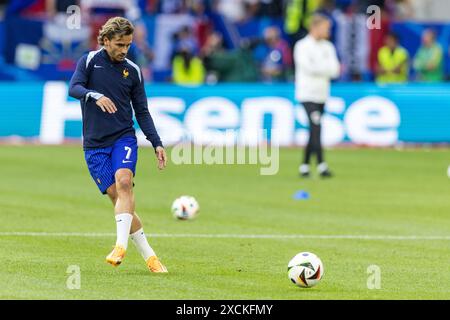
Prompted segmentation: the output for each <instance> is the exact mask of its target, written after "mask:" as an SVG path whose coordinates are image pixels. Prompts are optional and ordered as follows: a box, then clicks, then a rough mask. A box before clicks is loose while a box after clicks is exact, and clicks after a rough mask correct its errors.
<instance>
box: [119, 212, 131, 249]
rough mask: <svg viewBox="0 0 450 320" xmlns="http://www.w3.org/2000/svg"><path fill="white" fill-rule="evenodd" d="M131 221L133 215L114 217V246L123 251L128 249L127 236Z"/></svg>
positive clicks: (126, 214)
mask: <svg viewBox="0 0 450 320" xmlns="http://www.w3.org/2000/svg"><path fill="white" fill-rule="evenodd" d="M131 221H133V215H131V214H129V213H121V214H117V215H116V224H117V241H116V245H120V246H122V247H124V248H125V250H126V249H127V247H128V235H129V234H130V228H131Z"/></svg>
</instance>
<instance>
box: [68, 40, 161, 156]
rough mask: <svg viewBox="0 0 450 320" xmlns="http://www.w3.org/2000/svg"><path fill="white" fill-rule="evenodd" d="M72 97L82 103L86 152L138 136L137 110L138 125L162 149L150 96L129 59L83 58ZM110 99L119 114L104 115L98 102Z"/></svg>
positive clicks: (98, 54) (90, 55)
mask: <svg viewBox="0 0 450 320" xmlns="http://www.w3.org/2000/svg"><path fill="white" fill-rule="evenodd" d="M69 95H70V96H71V97H74V98H76V99H79V100H80V102H81V112H82V116H83V148H84V149H85V150H86V149H95V148H105V147H108V146H111V145H113V144H114V142H115V141H116V140H117V139H119V138H121V137H125V136H134V135H135V130H134V127H133V109H134V113H135V115H136V119H137V122H138V123H139V126H140V127H141V129H142V131H143V132H144V134H145V136H146V137H147V140H149V141H150V142H151V143H152V145H153V147H154V148H155V149H156V147H158V146H162V143H161V139H160V138H159V135H158V132H157V131H156V128H155V124H154V123H153V119H152V117H151V115H150V112H149V111H148V105H147V95H146V94H145V88H144V79H143V78H142V73H141V70H140V68H139V67H138V66H137V65H136V64H135V63H133V62H132V61H131V60H129V59H125V60H124V61H121V62H115V61H112V60H111V58H110V57H109V55H108V53H107V52H106V50H105V49H100V50H98V51H91V52H89V53H88V54H86V55H84V56H83V57H81V58H80V60H79V61H78V64H77V69H76V71H75V73H74V74H73V76H72V79H71V80H70V87H69ZM102 96H106V97H108V98H109V99H111V100H112V102H114V104H115V105H116V108H117V111H116V113H113V114H110V113H108V112H103V111H102V110H101V109H100V107H99V106H97V105H96V101H97V99H99V98H101V97H102Z"/></svg>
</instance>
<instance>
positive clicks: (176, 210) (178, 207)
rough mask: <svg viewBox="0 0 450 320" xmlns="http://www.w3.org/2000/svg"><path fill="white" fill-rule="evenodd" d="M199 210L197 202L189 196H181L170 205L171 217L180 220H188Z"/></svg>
mask: <svg viewBox="0 0 450 320" xmlns="http://www.w3.org/2000/svg"><path fill="white" fill-rule="evenodd" d="M199 210H200V206H199V205H198V202H197V200H195V198H194V197H191V196H181V197H179V198H177V199H175V201H174V202H173V204H172V213H173V216H174V217H175V218H177V219H180V220H189V219H193V218H195V217H196V216H197V214H198V212H199Z"/></svg>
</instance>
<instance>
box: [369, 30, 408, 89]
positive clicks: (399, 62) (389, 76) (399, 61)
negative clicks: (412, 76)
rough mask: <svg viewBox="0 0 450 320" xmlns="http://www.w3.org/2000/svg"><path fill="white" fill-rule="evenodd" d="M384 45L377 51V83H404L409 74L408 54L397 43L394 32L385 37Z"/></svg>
mask: <svg viewBox="0 0 450 320" xmlns="http://www.w3.org/2000/svg"><path fill="white" fill-rule="evenodd" d="M385 43H386V45H385V46H384V47H382V48H381V49H380V50H379V51H378V66H377V78H376V81H377V82H378V83H405V82H407V81H408V74H409V54H408V52H407V51H406V49H405V48H403V47H401V46H400V45H399V40H398V37H397V35H396V34H394V33H390V34H388V35H387V37H386V41H385Z"/></svg>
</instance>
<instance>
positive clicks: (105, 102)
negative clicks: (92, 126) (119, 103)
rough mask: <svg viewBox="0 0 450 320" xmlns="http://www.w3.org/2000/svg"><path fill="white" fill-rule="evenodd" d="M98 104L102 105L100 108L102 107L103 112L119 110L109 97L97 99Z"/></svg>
mask: <svg viewBox="0 0 450 320" xmlns="http://www.w3.org/2000/svg"><path fill="white" fill-rule="evenodd" d="M96 104H97V105H98V106H99V107H100V109H102V111H103V112H108V113H116V111H117V108H116V105H115V104H114V102H112V101H111V99H109V98H108V97H105V96H103V97H101V98H100V99H98V100H97V102H96Z"/></svg>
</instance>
